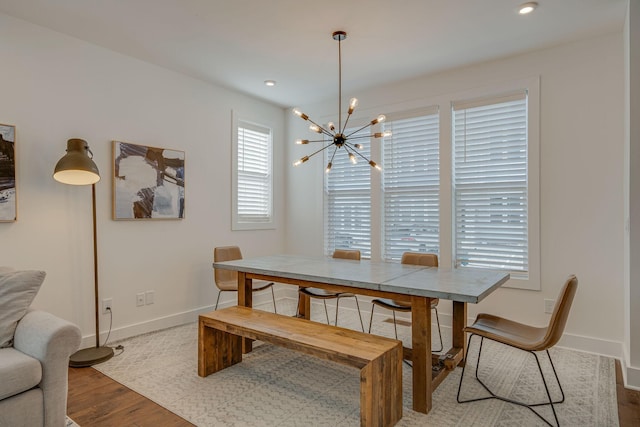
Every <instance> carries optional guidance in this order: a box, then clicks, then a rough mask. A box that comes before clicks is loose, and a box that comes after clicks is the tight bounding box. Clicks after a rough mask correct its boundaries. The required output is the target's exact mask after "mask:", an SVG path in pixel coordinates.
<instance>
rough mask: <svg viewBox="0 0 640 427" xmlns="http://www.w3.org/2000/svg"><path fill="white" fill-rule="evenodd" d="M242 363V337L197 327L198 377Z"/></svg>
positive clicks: (202, 324)
mask: <svg viewBox="0 0 640 427" xmlns="http://www.w3.org/2000/svg"><path fill="white" fill-rule="evenodd" d="M239 362H242V337H240V336H238V335H233V334H230V333H228V332H224V331H219V330H217V329H213V328H210V327H208V326H207V325H206V324H205V323H204V322H202V321H200V323H199V326H198V375H199V376H201V377H206V376H208V375H210V374H213V373H214V372H218V371H219V370H221V369H224V368H227V367H229V366H231V365H235V364H236V363H239Z"/></svg>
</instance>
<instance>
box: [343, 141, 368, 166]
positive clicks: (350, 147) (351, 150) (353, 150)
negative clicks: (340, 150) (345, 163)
mask: <svg viewBox="0 0 640 427" xmlns="http://www.w3.org/2000/svg"><path fill="white" fill-rule="evenodd" d="M347 146H348V147H349V148H347ZM343 147H345V150H346V151H347V152H349V153H351V152H353V153H355V154H357V155H358V156H360V157H362V158H363V159H364V160H365V161H366V162H367V163H369V162H370V160H369V159H367V158H366V157H365V156H364V155H362V154H360V152H359V151H358V150H356V149H355V148H354V147H352V146H349V145H348V144H345V145H344V146H343Z"/></svg>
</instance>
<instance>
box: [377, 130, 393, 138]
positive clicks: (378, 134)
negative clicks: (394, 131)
mask: <svg viewBox="0 0 640 427" xmlns="http://www.w3.org/2000/svg"><path fill="white" fill-rule="evenodd" d="M387 136H391V131H390V130H385V131H384V132H376V133H374V134H373V137H374V138H385V137H387Z"/></svg>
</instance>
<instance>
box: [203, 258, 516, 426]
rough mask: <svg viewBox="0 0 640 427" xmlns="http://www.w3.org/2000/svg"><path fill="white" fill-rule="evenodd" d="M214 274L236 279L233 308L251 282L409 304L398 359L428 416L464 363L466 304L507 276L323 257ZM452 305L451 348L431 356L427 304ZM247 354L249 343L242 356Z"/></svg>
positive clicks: (239, 264)
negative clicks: (407, 364) (407, 332)
mask: <svg viewBox="0 0 640 427" xmlns="http://www.w3.org/2000/svg"><path fill="white" fill-rule="evenodd" d="M213 267H214V268H218V269H225V270H233V271H236V272H237V273H238V305H239V306H245V307H252V305H253V301H252V291H251V289H252V281H253V280H254V279H259V280H267V281H272V282H278V283H284V284H289V285H296V286H299V287H315V288H321V289H326V290H328V291H334V292H349V293H354V294H357V295H367V296H371V297H381V298H391V299H399V300H402V301H409V302H410V303H411V347H408V346H405V347H404V348H403V358H404V359H406V360H410V361H412V368H411V369H412V393H413V396H412V397H413V399H412V400H413V409H414V410H415V411H418V412H421V413H425V414H426V413H429V411H430V410H431V407H432V393H433V390H434V389H435V388H436V387H437V386H438V385H439V384H440V383H441V382H442V381H443V380H444V378H446V376H447V375H448V373H449V372H451V371H452V370H453V369H455V367H456V366H458V365H461V364H463V363H464V357H465V354H466V345H467V343H466V339H465V333H464V328H465V327H466V325H467V304H468V303H473V304H476V303H478V302H480V301H482V300H483V299H484V298H486V297H487V296H488V295H489V294H491V293H492V292H493V291H495V290H496V289H497V288H499V287H500V286H502V285H503V284H504V283H505V282H507V280H509V277H510V276H509V273H507V272H498V271H493V270H484V269H471V268H467V267H463V268H453V267H443V266H440V267H426V266H417V265H407V264H401V263H399V262H386V261H372V260H361V261H354V260H346V259H339V258H330V257H325V256H306V255H289V254H280V255H269V256H261V257H254V258H245V259H238V260H234V261H224V262H214V263H213ZM434 298H439V299H443V300H450V301H452V305H453V310H452V324H451V335H452V342H451V343H452V345H451V348H450V349H449V350H447V351H446V352H445V351H443V352H442V353H440V354H432V353H431V300H432V299H434ZM310 308H311V304H310V301H309V297H304V296H302V297H301V301H300V304H299V313H298V315H299V316H301V317H304V318H307V319H308V318H309V317H310ZM251 350H252V344H251V340H246V341H245V342H244V349H243V351H244V352H250V351H251Z"/></svg>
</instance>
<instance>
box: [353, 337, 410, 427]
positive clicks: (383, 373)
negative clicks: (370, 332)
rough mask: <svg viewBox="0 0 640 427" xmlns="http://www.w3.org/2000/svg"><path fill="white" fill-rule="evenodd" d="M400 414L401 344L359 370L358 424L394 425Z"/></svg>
mask: <svg viewBox="0 0 640 427" xmlns="http://www.w3.org/2000/svg"><path fill="white" fill-rule="evenodd" d="M400 418H402V346H401V345H398V347H396V348H395V349H394V350H392V351H388V352H387V353H385V355H384V356H382V357H379V358H378V359H376V360H374V361H372V362H371V363H369V364H368V365H367V366H365V367H364V368H362V369H361V370H360V425H361V426H363V427H364V426H373V427H383V426H394V425H395V424H396V423H397V422H398V421H399V420H400Z"/></svg>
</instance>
